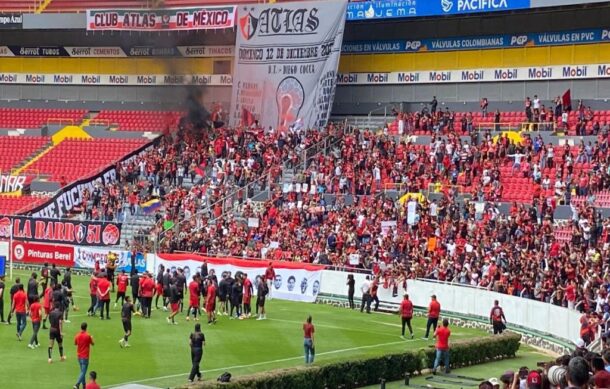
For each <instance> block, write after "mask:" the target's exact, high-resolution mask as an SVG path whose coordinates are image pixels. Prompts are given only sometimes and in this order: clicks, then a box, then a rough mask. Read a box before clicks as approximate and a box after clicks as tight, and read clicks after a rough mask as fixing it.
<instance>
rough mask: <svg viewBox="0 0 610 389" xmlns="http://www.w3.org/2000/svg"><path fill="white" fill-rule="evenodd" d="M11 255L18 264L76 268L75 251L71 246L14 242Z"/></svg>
mask: <svg viewBox="0 0 610 389" xmlns="http://www.w3.org/2000/svg"><path fill="white" fill-rule="evenodd" d="M11 255H12V257H13V262H14V263H16V264H38V265H42V264H44V263H48V264H55V265H57V266H65V267H74V249H73V248H72V247H70V246H61V245H53V244H44V243H36V242H25V241H18V240H14V241H13V243H12V245H11Z"/></svg>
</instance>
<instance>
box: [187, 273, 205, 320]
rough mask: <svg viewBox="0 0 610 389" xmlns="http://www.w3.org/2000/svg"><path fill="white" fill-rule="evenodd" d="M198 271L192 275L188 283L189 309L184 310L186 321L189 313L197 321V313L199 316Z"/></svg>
mask: <svg viewBox="0 0 610 389" xmlns="http://www.w3.org/2000/svg"><path fill="white" fill-rule="evenodd" d="M199 294H200V292H199V273H197V274H195V275H194V276H193V280H192V281H191V282H190V283H189V309H188V311H186V321H189V320H190V318H189V315H190V314H191V313H192V314H193V319H194V320H195V321H199V318H198V317H197V314H199V316H201V312H200V311H199Z"/></svg>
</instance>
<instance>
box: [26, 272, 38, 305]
mask: <svg viewBox="0 0 610 389" xmlns="http://www.w3.org/2000/svg"><path fill="white" fill-rule="evenodd" d="M37 278H38V275H37V274H36V273H32V276H31V277H30V279H29V280H28V292H27V295H28V304H32V303H33V302H34V296H38V280H37Z"/></svg>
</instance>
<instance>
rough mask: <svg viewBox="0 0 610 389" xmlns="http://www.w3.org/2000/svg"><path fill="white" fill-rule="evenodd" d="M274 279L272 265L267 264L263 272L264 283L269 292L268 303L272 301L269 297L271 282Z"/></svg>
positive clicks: (270, 263) (271, 297)
mask: <svg viewBox="0 0 610 389" xmlns="http://www.w3.org/2000/svg"><path fill="white" fill-rule="evenodd" d="M274 279H275V270H274V269H273V263H272V262H269V266H267V269H266V270H265V283H266V284H267V290H268V291H269V292H268V293H269V301H271V300H272V299H273V296H271V289H272V288H271V286H272V285H273V280H274Z"/></svg>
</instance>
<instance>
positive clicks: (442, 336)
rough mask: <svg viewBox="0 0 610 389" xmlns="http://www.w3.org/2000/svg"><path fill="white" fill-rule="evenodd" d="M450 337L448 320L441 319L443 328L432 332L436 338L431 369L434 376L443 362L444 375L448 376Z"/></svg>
mask: <svg viewBox="0 0 610 389" xmlns="http://www.w3.org/2000/svg"><path fill="white" fill-rule="evenodd" d="M450 336H451V330H450V329H449V320H447V319H443V326H442V327H439V328H438V329H436V331H434V337H435V338H436V358H435V359H434V367H433V368H432V374H436V371H437V369H438V367H439V366H440V364H441V360H442V361H443V365H444V366H445V374H449V371H450V369H449V337H450Z"/></svg>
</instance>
